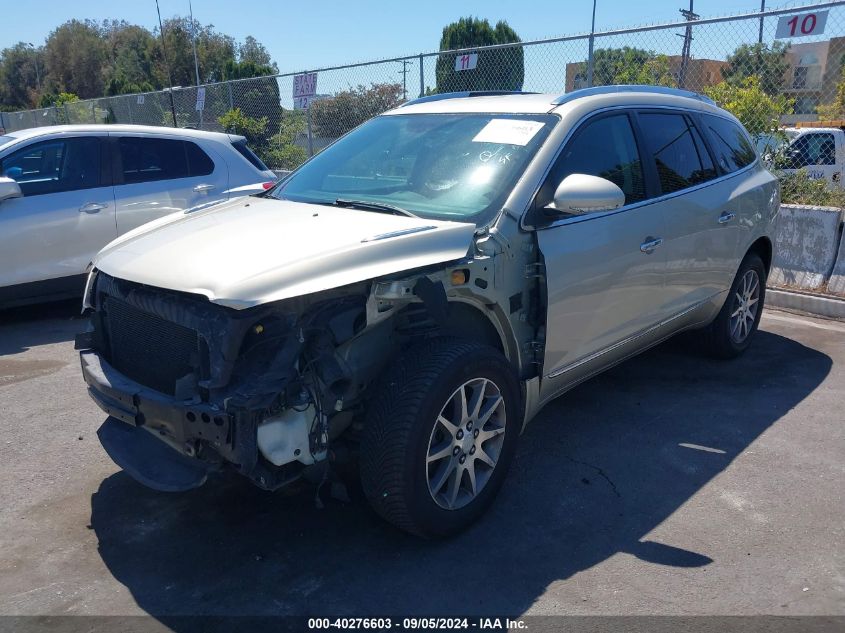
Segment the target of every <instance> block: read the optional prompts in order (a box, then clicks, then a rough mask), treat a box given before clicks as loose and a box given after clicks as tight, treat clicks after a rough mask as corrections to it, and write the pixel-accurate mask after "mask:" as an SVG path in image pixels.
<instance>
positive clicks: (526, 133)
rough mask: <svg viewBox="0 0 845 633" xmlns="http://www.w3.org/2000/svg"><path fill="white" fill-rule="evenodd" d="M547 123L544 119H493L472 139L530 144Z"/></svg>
mask: <svg viewBox="0 0 845 633" xmlns="http://www.w3.org/2000/svg"><path fill="white" fill-rule="evenodd" d="M544 125H545V123H543V122H542V121H523V120H521V119H493V120H492V121H490V123H488V124H487V125H485V126H484V127H483V128H482V129H481V131H480V132H479V133H478V134H476V135H475V138H474V139H472V141H473V143H504V144H506V145H528V142H529V141H530V140H531V139H532V138H534V135H535V134H537V132H539V131H540V129H541V128H542V127H543V126H544Z"/></svg>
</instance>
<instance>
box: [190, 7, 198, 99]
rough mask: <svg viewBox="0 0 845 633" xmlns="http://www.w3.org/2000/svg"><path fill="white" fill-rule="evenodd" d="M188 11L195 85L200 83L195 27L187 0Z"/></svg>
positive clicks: (192, 13) (191, 8) (192, 9)
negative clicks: (195, 76) (195, 78)
mask: <svg viewBox="0 0 845 633" xmlns="http://www.w3.org/2000/svg"><path fill="white" fill-rule="evenodd" d="M188 12H189V13H190V14H191V48H193V49H194V72H196V74H197V86H199V85H200V63H199V61H197V27H196V24H194V8H193V7H192V6H191V0H188Z"/></svg>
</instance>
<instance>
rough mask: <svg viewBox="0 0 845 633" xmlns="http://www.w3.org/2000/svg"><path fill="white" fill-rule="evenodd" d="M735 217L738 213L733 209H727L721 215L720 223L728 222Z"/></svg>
mask: <svg viewBox="0 0 845 633" xmlns="http://www.w3.org/2000/svg"><path fill="white" fill-rule="evenodd" d="M735 217H736V213H734V212H733V211H725V212H724V213H723V214H722V215H720V216H719V224H727V223H728V222H730V221H731V220H733V219H734V218H735Z"/></svg>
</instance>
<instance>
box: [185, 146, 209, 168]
mask: <svg viewBox="0 0 845 633" xmlns="http://www.w3.org/2000/svg"><path fill="white" fill-rule="evenodd" d="M185 153H186V154H187V156H188V173H189V174H190V175H191V176H208V174H210V173H211V172H213V171H214V161H213V160H211V158H209V156H208V154H206V153H205V152H204V151H203V150H202V148H201V147H200V146H199V145H197V144H196V143H191V142H190V141H185Z"/></svg>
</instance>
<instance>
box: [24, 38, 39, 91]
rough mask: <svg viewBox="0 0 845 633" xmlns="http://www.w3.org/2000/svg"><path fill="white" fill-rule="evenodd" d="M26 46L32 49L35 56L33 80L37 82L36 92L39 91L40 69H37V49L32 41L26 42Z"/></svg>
mask: <svg viewBox="0 0 845 633" xmlns="http://www.w3.org/2000/svg"><path fill="white" fill-rule="evenodd" d="M27 46H29V47H30V48H31V49H32V55H33V56H34V57H35V81H36V82H37V83H38V92H41V71H39V70H38V49H37V48H35V45H34V44H33V43H32V42H28V43H27Z"/></svg>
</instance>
